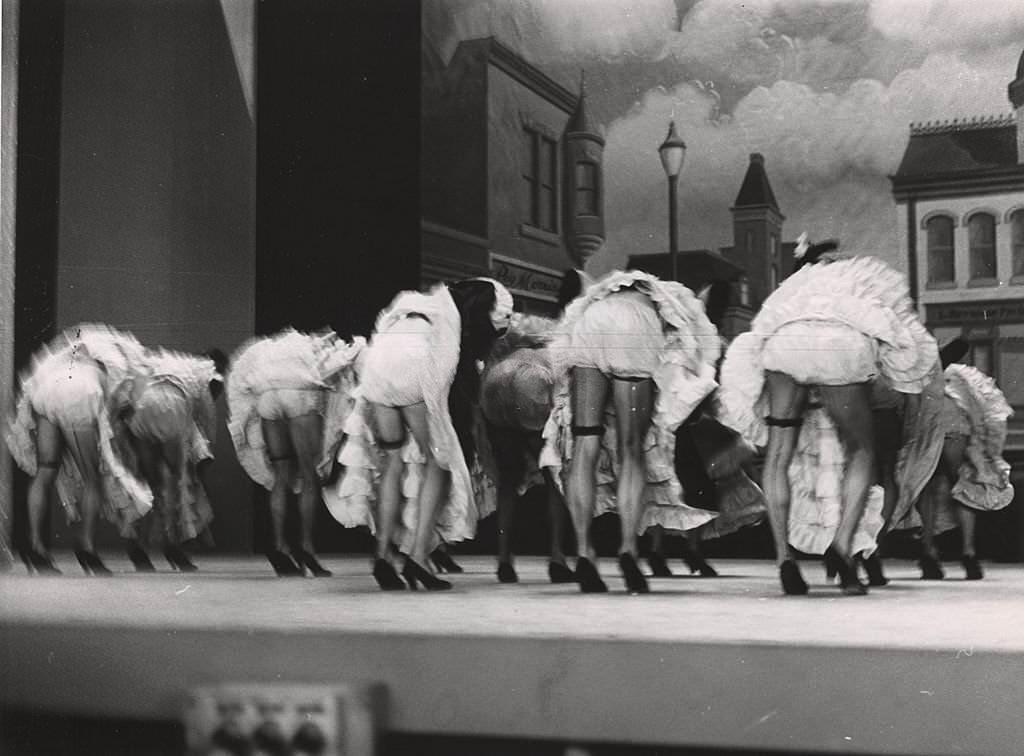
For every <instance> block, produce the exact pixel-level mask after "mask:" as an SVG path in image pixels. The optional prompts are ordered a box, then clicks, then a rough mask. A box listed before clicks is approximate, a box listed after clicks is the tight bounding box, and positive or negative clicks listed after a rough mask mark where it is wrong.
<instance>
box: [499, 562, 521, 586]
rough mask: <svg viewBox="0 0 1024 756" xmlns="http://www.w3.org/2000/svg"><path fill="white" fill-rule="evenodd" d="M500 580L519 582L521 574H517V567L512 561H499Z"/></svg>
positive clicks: (502, 581) (503, 581) (500, 581)
mask: <svg viewBox="0 0 1024 756" xmlns="http://www.w3.org/2000/svg"><path fill="white" fill-rule="evenodd" d="M498 582H499V583H518V582H519V575H517V574H516V568H515V567H513V566H512V563H511V562H499V563H498Z"/></svg>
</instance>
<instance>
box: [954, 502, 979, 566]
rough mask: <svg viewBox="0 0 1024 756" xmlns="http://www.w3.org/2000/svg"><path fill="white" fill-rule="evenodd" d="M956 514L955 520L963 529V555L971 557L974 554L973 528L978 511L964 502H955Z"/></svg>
mask: <svg viewBox="0 0 1024 756" xmlns="http://www.w3.org/2000/svg"><path fill="white" fill-rule="evenodd" d="M956 515H957V520H958V521H959V522H960V529H961V530H962V531H963V533H962V538H963V555H964V557H973V556H974V555H975V554H974V530H975V523H976V522H977V519H978V513H977V512H975V511H974V510H973V509H971V508H970V507H968V506H966V505H964V504H960V503H957V505H956Z"/></svg>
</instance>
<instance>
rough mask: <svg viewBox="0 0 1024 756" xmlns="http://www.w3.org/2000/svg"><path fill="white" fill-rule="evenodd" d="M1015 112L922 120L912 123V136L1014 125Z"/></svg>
mask: <svg viewBox="0 0 1024 756" xmlns="http://www.w3.org/2000/svg"><path fill="white" fill-rule="evenodd" d="M1015 124H1016V121H1015V120H1014V116H1013V113H1002V114H999V115H987V116H972V117H971V118H953V119H947V120H944V121H921V122H917V123H911V124H910V136H922V135H925V134H952V133H954V132H958V131H975V130H978V129H994V128H1001V127H1005V126H1014V125H1015Z"/></svg>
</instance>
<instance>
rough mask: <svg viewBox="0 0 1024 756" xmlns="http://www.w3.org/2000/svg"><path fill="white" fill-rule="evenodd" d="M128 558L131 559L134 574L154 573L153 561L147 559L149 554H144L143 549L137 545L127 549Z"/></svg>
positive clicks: (134, 544)
mask: <svg viewBox="0 0 1024 756" xmlns="http://www.w3.org/2000/svg"><path fill="white" fill-rule="evenodd" d="M128 558H129V559H131V560H132V564H133V565H135V571H136V572H156V567H154V566H153V560H152V559H150V558H149V554H147V553H146V551H145V549H143V548H142V547H141V546H139V545H138V544H137V543H133V544H132V545H131V546H129V547H128Z"/></svg>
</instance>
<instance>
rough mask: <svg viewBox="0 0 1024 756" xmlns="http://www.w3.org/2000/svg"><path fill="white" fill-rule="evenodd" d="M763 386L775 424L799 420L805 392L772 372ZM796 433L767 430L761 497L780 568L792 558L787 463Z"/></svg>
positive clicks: (779, 428) (796, 429) (784, 429)
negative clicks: (763, 500) (777, 421)
mask: <svg viewBox="0 0 1024 756" xmlns="http://www.w3.org/2000/svg"><path fill="white" fill-rule="evenodd" d="M765 383H766V386H767V389H768V401H769V405H768V406H769V412H770V414H771V417H772V418H775V419H776V420H795V419H799V418H800V417H801V415H802V413H803V406H804V403H805V402H806V399H807V389H806V388H804V387H803V386H800V385H798V384H797V383H796V381H794V380H793V379H792V378H790V377H789V376H788V375H784V374H782V373H776V372H774V371H767V372H766V373H765ZM799 431H800V428H799V426H796V427H782V426H777V425H770V426H769V428H768V449H767V452H766V453H765V461H764V475H763V480H764V495H765V503H766V505H767V507H768V519H769V521H770V523H771V527H772V537H773V538H774V541H775V561H776V563H777V564H779V565H781V564H782V563H783V562H784V561H786V560H788V559H792V558H793V556H794V553H793V550H792V548H791V547H790V545H789V496H790V492H789V463H790V462H791V461H792V459H793V452H794V451H795V449H796V440H797V435H798V433H799Z"/></svg>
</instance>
